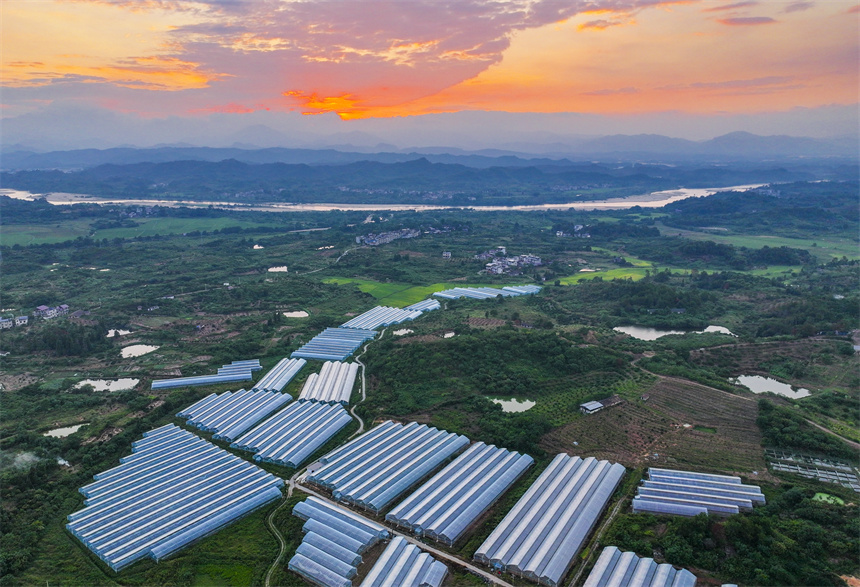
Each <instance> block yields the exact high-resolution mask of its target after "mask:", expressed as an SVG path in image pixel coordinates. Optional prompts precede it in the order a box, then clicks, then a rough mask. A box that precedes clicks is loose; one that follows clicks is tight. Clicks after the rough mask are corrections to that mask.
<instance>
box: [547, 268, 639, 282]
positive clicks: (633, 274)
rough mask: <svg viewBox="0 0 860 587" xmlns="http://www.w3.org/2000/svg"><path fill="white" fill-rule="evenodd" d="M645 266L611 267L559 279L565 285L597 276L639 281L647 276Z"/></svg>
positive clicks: (606, 278) (605, 278)
mask: <svg viewBox="0 0 860 587" xmlns="http://www.w3.org/2000/svg"><path fill="white" fill-rule="evenodd" d="M646 270H647V269H646V268H645V267H620V268H618V269H609V270H607V271H591V272H586V273H577V274H576V275H571V276H569V277H562V278H561V279H560V280H559V281H561V283H562V284H563V285H573V284H576V283H579V282H580V281H585V280H591V279H594V278H595V277H598V276H599V277H600V278H602V279H604V280H609V279H632V280H633V281H639V280H640V279H642V278H643V277H645V271H646Z"/></svg>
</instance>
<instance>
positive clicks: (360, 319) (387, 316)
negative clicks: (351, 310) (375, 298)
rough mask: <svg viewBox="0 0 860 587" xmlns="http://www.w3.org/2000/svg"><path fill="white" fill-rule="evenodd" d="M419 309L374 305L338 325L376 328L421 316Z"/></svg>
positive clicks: (367, 328)
mask: <svg viewBox="0 0 860 587" xmlns="http://www.w3.org/2000/svg"><path fill="white" fill-rule="evenodd" d="M421 314H422V312H421V310H401V309H400V308H391V307H388V306H376V307H375V308H372V309H370V310H368V311H367V312H365V313H363V314H359V315H358V316H356V317H355V318H353V319H352V320H349V321H348V322H345V323H343V324H341V325H340V327H341V328H364V329H366V330H376V329H377V328H379V327H380V326H389V325H391V324H400V323H401V322H406V321H407V320H415V319H416V318H418V317H419V316H421Z"/></svg>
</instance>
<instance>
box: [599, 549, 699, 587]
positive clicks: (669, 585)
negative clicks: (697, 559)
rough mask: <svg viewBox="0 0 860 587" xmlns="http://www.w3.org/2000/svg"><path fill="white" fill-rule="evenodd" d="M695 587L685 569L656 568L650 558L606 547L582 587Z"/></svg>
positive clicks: (693, 579) (694, 578)
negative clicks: (610, 586)
mask: <svg viewBox="0 0 860 587" xmlns="http://www.w3.org/2000/svg"><path fill="white" fill-rule="evenodd" d="M604 585H614V586H617V587H639V586H641V585H648V586H649V587H696V576H695V575H694V574H693V573H691V572H690V571H688V570H687V569H681V570H677V569H675V567H673V566H672V565H668V564H662V565H658V564H657V563H655V562H654V559H653V558H640V557H639V556H637V555H636V554H635V553H633V552H622V551H620V550H618V547H617V546H607V547H606V548H604V549H603V552H601V553H600V558H598V559H597V562H596V563H595V564H594V568H592V569H591V573H590V574H589V575H588V578H587V579H586V580H585V583H583V586H582V587H602V586H604Z"/></svg>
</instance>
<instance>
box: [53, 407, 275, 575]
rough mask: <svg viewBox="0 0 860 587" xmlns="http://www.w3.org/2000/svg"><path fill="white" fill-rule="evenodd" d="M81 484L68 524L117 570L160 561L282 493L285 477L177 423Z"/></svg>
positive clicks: (134, 445)
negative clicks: (80, 503)
mask: <svg viewBox="0 0 860 587" xmlns="http://www.w3.org/2000/svg"><path fill="white" fill-rule="evenodd" d="M132 451H133V453H132V454H131V455H129V456H127V457H123V458H121V459H120V463H121V464H120V465H119V466H117V467H114V468H113V469H109V470H107V471H104V472H102V473H98V474H96V475H94V478H95V480H96V481H95V482H94V483H90V484H89V485H86V486H84V487H82V488H80V492H81V493H82V494H83V495H84V496H85V497H86V500H85V501H84V504H85V506H86V507H85V508H84V509H82V510H78V511H76V512H74V513H72V514H70V515H69V517H68V519H69V523H68V524H67V525H66V528H68V530H69V531H70V532H71V533H72V534H73V535H74V536H76V537H77V538H78V539H79V540H80V541H81V542H82V543H83V544H84V546H86V547H87V548H88V549H90V550H91V551H92V552H93V553H94V554H95V555H96V556H98V557H99V558H100V559H102V560H103V561H104V562H105V563H106V564H107V565H108V566H109V567H110V568H112V569H113V570H114V571H119V570H120V569H123V568H125V567H127V566H128V565H130V564H132V563H133V562H135V561H137V560H139V559H142V558H144V557H147V556H148V557H151V558H153V559H155V560H156V561H158V560H161V559H162V558H164V557H166V556H168V555H170V554H172V553H174V552H176V551H177V550H179V549H181V548H183V547H184V546H187V545H188V544H190V543H191V542H193V541H195V540H198V539H200V538H202V537H204V536H207V535H209V534H211V533H213V532H215V531H216V530H218V529H220V528H221V527H223V526H225V525H226V524H229V523H230V522H232V521H234V520H236V519H238V518H240V517H241V516H243V515H245V514H247V513H249V512H251V511H253V510H255V509H257V508H259V507H261V506H263V505H265V504H267V503H269V502H271V501H274V500H277V499H279V498H280V497H281V489H280V488H281V486H283V484H284V481H283V480H282V479H280V478H278V477H275V476H274V475H271V474H269V473H267V472H266V471H263V470H262V469H260V468H259V467H256V466H255V465H252V464H251V463H249V462H247V461H245V460H243V459H241V458H239V457H237V456H235V455H232V454H230V453H229V452H227V451H225V450H222V449H220V448H218V447H217V446H215V445H213V444H211V443H209V442H206V441H205V440H202V439H201V438H198V437H197V436H195V435H194V434H192V433H191V432H188V431H186V430H183V429H181V428H179V427H178V426H175V425H173V424H168V425H166V426H162V427H161V428H156V429H155V430H151V431H149V432H146V433H144V435H143V439H142V440H138V441H136V442H133V443H132Z"/></svg>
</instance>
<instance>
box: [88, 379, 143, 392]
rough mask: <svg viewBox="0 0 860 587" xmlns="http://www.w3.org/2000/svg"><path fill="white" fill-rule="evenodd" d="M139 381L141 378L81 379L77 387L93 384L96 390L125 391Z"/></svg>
mask: <svg viewBox="0 0 860 587" xmlns="http://www.w3.org/2000/svg"><path fill="white" fill-rule="evenodd" d="M138 383H140V379H130V378H126V379H84V380H83V381H79V382H78V384H77V385H75V387H83V386H84V385H92V386H93V389H94V390H95V391H125V390H127V389H134V386H135V385H137V384H138Z"/></svg>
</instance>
